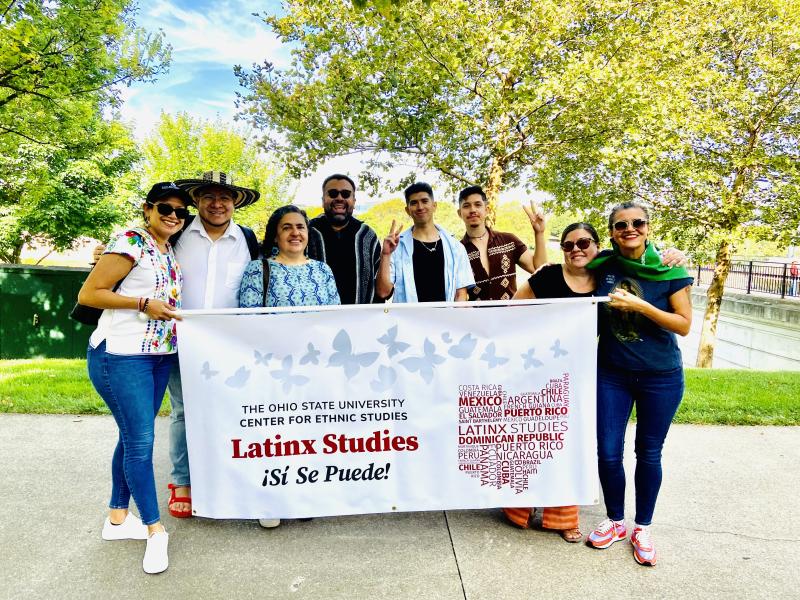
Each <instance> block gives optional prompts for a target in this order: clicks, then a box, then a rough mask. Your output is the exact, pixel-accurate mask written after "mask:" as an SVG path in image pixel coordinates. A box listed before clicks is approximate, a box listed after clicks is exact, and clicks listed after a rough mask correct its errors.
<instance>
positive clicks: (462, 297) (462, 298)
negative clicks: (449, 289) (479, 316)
mask: <svg viewBox="0 0 800 600" xmlns="http://www.w3.org/2000/svg"><path fill="white" fill-rule="evenodd" d="M467 300H469V294H467V288H465V287H463V288H458V289H457V290H456V302H466V301H467Z"/></svg>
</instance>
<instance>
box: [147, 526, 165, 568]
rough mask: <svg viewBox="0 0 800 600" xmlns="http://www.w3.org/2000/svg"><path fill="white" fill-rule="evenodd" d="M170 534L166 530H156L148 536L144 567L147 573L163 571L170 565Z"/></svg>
mask: <svg viewBox="0 0 800 600" xmlns="http://www.w3.org/2000/svg"><path fill="white" fill-rule="evenodd" d="M168 544H169V534H168V533H167V532H166V531H156V532H155V533H153V534H151V535H150V537H149V538H147V548H146V549H145V551H144V559H143V560H142V568H143V569H144V572H145V573H150V574H153V573H161V572H162V571H166V570H167V567H168V566H169V556H168V555H167V545H168Z"/></svg>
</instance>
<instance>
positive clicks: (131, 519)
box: [101, 513, 147, 540]
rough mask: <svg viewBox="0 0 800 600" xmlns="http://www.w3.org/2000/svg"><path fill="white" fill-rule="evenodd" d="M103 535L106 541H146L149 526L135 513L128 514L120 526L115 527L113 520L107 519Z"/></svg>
mask: <svg viewBox="0 0 800 600" xmlns="http://www.w3.org/2000/svg"><path fill="white" fill-rule="evenodd" d="M101 535H102V536H103V539H104V540H146V539H147V525H145V524H144V523H142V521H141V519H140V518H139V517H137V516H136V515H134V514H133V513H128V515H127V516H126V517H125V520H124V521H123V522H122V523H120V524H119V525H114V524H113V523H112V522H111V519H109V518H108V517H106V521H105V523H103V533H102V534H101Z"/></svg>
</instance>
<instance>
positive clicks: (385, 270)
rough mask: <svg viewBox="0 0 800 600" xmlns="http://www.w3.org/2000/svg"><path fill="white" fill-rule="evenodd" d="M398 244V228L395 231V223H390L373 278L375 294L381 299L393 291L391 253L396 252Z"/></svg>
mask: <svg viewBox="0 0 800 600" xmlns="http://www.w3.org/2000/svg"><path fill="white" fill-rule="evenodd" d="M399 243H400V228H399V227H398V228H397V230H396V231H395V222H394V221H392V226H391V228H390V229H389V235H387V236H386V237H385V238H384V240H383V246H382V248H381V262H380V264H379V265H378V274H377V276H376V277H375V293H376V294H377V295H378V296H379V297H381V298H388V297H389V296H391V295H392V292H393V291H394V282H392V272H391V263H392V253H393V252H394V251H395V250H397V244H399Z"/></svg>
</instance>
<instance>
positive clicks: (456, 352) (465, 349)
mask: <svg viewBox="0 0 800 600" xmlns="http://www.w3.org/2000/svg"><path fill="white" fill-rule="evenodd" d="M477 344H478V338H474V337H472V336H471V335H470V334H469V333H468V334H466V335H465V336H464V337H462V338H461V339H460V340H459V341H458V344H456V345H455V346H450V349H449V350H448V351H447V353H448V354H449V355H450V356H452V357H453V358H469V357H470V356H472V353H473V351H474V350H475V346H476V345H477Z"/></svg>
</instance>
